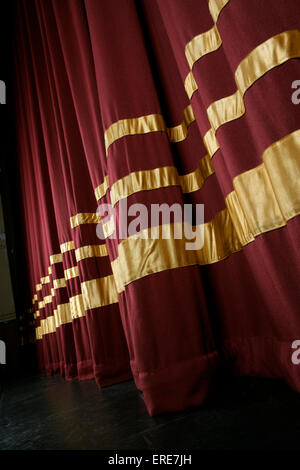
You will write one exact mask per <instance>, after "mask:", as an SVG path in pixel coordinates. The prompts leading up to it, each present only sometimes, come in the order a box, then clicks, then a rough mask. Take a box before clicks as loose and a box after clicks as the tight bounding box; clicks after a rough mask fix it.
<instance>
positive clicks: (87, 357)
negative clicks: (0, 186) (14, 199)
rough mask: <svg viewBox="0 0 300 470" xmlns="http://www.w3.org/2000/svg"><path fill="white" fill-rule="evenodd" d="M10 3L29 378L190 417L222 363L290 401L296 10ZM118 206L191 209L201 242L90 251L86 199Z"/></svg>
mask: <svg viewBox="0 0 300 470" xmlns="http://www.w3.org/2000/svg"><path fill="white" fill-rule="evenodd" d="M16 3H17V9H16V10H17V11H16V77H17V80H16V107H17V113H16V114H17V125H18V147H19V166H20V182H21V187H22V201H21V203H22V207H23V213H24V224H23V225H24V238H25V244H26V256H27V263H28V275H29V278H30V283H31V286H32V302H33V312H34V319H35V328H36V338H37V340H36V344H37V350H38V357H39V364H40V368H41V369H42V370H45V371H46V372H47V373H48V374H51V373H60V374H62V375H64V376H65V377H66V379H74V378H78V379H86V378H92V377H94V378H95V379H96V381H97V383H98V384H99V385H100V386H105V385H109V384H113V383H116V382H118V381H122V380H126V379H129V378H131V377H133V378H134V380H135V383H136V385H137V387H138V388H139V389H140V390H141V391H142V392H143V394H144V397H145V403H146V406H147V409H148V411H149V413H150V414H156V413H159V412H165V411H175V410H179V409H183V408H186V407H188V406H192V405H198V404H200V403H201V402H202V401H203V399H204V398H205V397H206V395H207V393H208V391H209V389H210V388H211V386H212V383H213V379H214V377H215V374H216V370H218V369H217V368H218V365H219V364H221V365H222V364H223V363H224V361H225V363H227V364H230V365H231V366H232V369H233V371H234V372H235V373H237V374H251V375H261V376H267V377H280V378H283V379H285V380H286V381H287V382H288V383H289V384H290V386H292V387H293V388H294V389H296V390H298V391H300V368H299V367H300V366H298V365H297V364H296V363H294V362H295V361H294V362H293V361H292V359H291V357H292V353H293V349H292V346H291V345H292V342H293V341H294V340H296V339H300V317H299V302H300V291H299V286H298V285H299V273H300V255H299V249H298V247H299V239H300V236H299V233H300V232H299V230H300V223H299V217H297V215H298V214H299V213H300V190H299V181H300V179H299V178H300V158H299V155H300V153H299V151H300V130H299V122H300V119H299V118H300V106H297V104H295V103H294V102H293V100H292V99H291V97H292V93H293V89H292V83H293V82H294V81H295V80H297V79H299V78H300V66H299V57H300V31H299V19H300V4H299V2H297V1H293V0H276V2H274V1H271V0H265V1H264V2H262V1H261V0H252V1H251V2H245V1H244V0H209V1H206V0H201V1H199V0H138V1H134V0H64V1H61V0H23V1H21V0H20V1H18V2H16ZM124 198H127V204H128V205H131V204H134V203H143V204H145V205H146V207H148V208H150V207H151V205H152V204H162V203H168V204H170V205H172V204H174V203H179V204H181V205H183V204H185V203H191V204H194V205H195V204H197V203H198V204H199V203H202V204H204V205H205V228H204V235H205V238H204V247H203V248H202V249H201V250H194V251H192V252H187V251H185V250H184V249H183V246H182V243H180V241H178V240H175V239H171V240H163V239H158V240H149V239H134V238H131V237H127V238H125V239H122V238H121V236H120V234H119V233H118V231H117V238H116V239H114V238H111V237H109V233H110V232H109V230H110V226H109V224H108V228H107V230H108V232H107V233H106V235H107V236H106V239H105V240H100V239H99V238H98V237H97V235H96V226H97V223H98V222H99V215H98V214H96V209H97V202H98V204H100V205H102V204H104V203H112V204H113V205H114V207H115V209H116V212H117V219H118V217H119V211H120V205H121V201H122V200H123V199H124ZM170 225H172V223H171V224H170ZM145 230H146V229H145Z"/></svg>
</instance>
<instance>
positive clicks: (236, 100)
mask: <svg viewBox="0 0 300 470" xmlns="http://www.w3.org/2000/svg"><path fill="white" fill-rule="evenodd" d="M295 57H300V31H299V30H291V31H285V32H283V33H280V34H278V35H276V36H273V37H272V38H270V39H268V40H267V41H265V42H263V43H262V44H260V45H259V46H257V47H256V48H255V49H254V50H253V51H252V52H250V54H249V55H248V56H247V57H246V58H245V59H243V60H242V62H241V63H240V64H239V65H238V67H237V69H236V71H235V82H236V85H237V91H236V92H235V93H234V94H233V95H230V96H226V97H225V98H221V99H220V100H217V101H215V102H214V103H212V104H211V105H210V106H209V107H208V108H207V115H208V119H209V122H210V124H211V129H210V130H209V131H208V132H207V133H206V135H205V136H204V143H205V145H206V148H207V151H208V153H209V154H210V156H211V157H212V156H213V154H214V153H215V152H216V150H217V149H218V148H219V145H218V143H217V141H216V138H215V134H216V131H217V129H218V128H219V127H220V126H222V125H224V124H225V123H227V122H230V121H233V120H235V119H238V118H240V117H241V116H243V114H244V113H245V104H244V98H243V97H244V94H245V92H246V91H247V90H248V89H249V88H250V87H251V86H252V85H253V84H254V83H255V82H256V81H257V80H259V79H260V78H261V77H262V76H263V75H264V74H265V73H267V72H269V71H270V70H272V69H273V68H274V67H278V66H279V65H281V64H283V63H284V62H286V61H288V60H290V59H292V58H295Z"/></svg>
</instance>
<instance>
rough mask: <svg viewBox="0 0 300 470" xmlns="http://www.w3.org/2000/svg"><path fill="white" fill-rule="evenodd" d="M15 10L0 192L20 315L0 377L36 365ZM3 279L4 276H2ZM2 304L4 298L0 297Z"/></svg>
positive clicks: (10, 330)
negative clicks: (21, 165) (26, 245)
mask: <svg viewBox="0 0 300 470" xmlns="http://www.w3.org/2000/svg"><path fill="white" fill-rule="evenodd" d="M14 11H15V0H9V1H5V2H1V14H0V44H1V60H0V80H3V81H4V82H5V84H6V104H5V105H0V126H1V127H0V138H1V143H0V149H1V150H0V192H1V199H2V204H3V213H4V223H5V231H6V242H7V252H8V258H9V264H10V273H11V281H12V288H13V295H14V302H15V309H16V315H17V319H16V321H10V322H6V323H0V339H2V340H3V341H5V343H6V361H7V364H6V365H5V366H4V365H0V374H1V375H0V378H1V376H2V377H3V375H13V374H15V373H16V372H17V371H21V370H24V368H25V369H28V368H29V369H32V368H34V367H35V364H34V345H33V344H32V343H29V341H28V334H27V331H26V329H27V326H26V322H27V320H28V312H27V310H28V308H29V307H30V298H29V297H30V294H29V292H30V291H29V286H28V284H27V279H26V260H25V259H24V250H23V230H22V218H21V211H20V204H21V203H22V200H21V197H20V187H19V184H18V180H19V175H18V160H17V148H16V132H15V129H16V125H17V116H16V113H15V103H14V37H15V31H14V29H15V28H14ZM0 282H1V279H0ZM0 304H1V299H0Z"/></svg>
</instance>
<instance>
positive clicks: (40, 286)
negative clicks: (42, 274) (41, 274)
mask: <svg viewBox="0 0 300 470" xmlns="http://www.w3.org/2000/svg"><path fill="white" fill-rule="evenodd" d="M42 288H43V286H42V284H36V285H35V290H36V291H39V290H42Z"/></svg>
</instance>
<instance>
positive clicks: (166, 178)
mask: <svg viewBox="0 0 300 470" xmlns="http://www.w3.org/2000/svg"><path fill="white" fill-rule="evenodd" d="M213 173H214V168H213V166H212V162H211V159H210V157H209V155H206V156H205V157H203V158H202V159H201V160H200V162H199V165H198V168H197V169H196V170H195V171H193V172H191V173H188V174H186V175H179V174H178V171H177V169H176V167H173V166H165V167H161V168H155V169H153V170H142V171H135V172H133V173H130V174H129V175H127V176H125V177H124V178H122V179H120V180H118V181H116V182H115V183H114V184H113V185H112V187H111V190H110V199H111V204H112V205H115V204H116V203H117V202H118V201H120V200H121V199H122V198H125V197H128V196H131V195H132V194H134V193H137V192H139V191H148V190H153V189H158V188H165V187H169V186H181V189H182V191H183V193H191V192H193V191H197V190H198V189H201V188H202V186H203V184H204V181H205V180H206V178H208V177H209V176H210V175H212V174H213Z"/></svg>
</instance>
